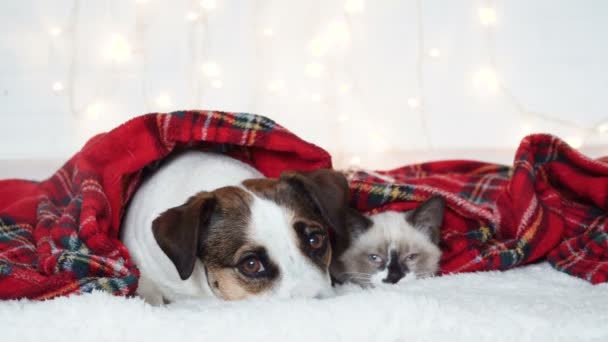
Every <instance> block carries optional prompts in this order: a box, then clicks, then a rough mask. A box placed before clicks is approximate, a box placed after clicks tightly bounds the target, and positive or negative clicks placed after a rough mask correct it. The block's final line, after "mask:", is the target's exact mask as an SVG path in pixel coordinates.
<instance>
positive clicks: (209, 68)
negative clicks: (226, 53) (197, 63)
mask: <svg viewBox="0 0 608 342" xmlns="http://www.w3.org/2000/svg"><path fill="white" fill-rule="evenodd" d="M201 70H202V71H203V74H204V75H205V76H207V77H217V76H219V75H220V67H219V66H218V65H217V64H216V63H215V62H207V63H203V65H202V67H201Z"/></svg>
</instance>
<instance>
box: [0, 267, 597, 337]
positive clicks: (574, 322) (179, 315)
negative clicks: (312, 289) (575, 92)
mask: <svg viewBox="0 0 608 342" xmlns="http://www.w3.org/2000/svg"><path fill="white" fill-rule="evenodd" d="M337 292H338V293H337V296H336V297H333V298H329V299H323V300H289V301H274V300H260V299H258V300H250V301H242V302H232V303H229V302H220V301H217V300H210V301H206V302H188V303H181V304H172V305H169V306H167V307H152V306H149V305H147V304H145V303H143V302H142V301H141V300H140V299H138V298H132V299H125V298H119V297H112V296H110V295H106V294H104V293H94V294H91V295H83V296H73V297H70V298H59V299H56V300H52V301H47V302H31V301H25V300H23V301H10V302H0V331H1V335H0V336H2V338H1V340H2V341H11V342H17V341H37V342H41V341H76V340H79V341H145V342H152V341H163V342H169V341H247V342H250V341H266V342H268V341H306V342H313V341H332V342H334V341H484V340H488V341H489V340H490V339H491V340H492V341H493V342H494V341H510V342H513V341H518V342H519V341H562V340H563V341H608V284H602V285H597V286H592V285H590V284H588V283H587V282H585V281H582V280H579V279H576V278H574V277H570V276H568V275H565V274H562V273H560V272H558V271H555V270H553V269H551V268H550V267H549V266H548V265H546V264H541V265H534V266H528V267H524V268H520V269H516V270H512V271H508V272H502V273H501V272H486V273H476V274H459V275H453V276H445V277H441V278H433V279H425V280H417V281H411V282H407V283H405V284H400V285H398V286H388V285H387V286H385V287H382V288H376V289H373V290H362V289H359V288H356V287H352V286H351V287H343V288H340V289H338V291H337Z"/></svg>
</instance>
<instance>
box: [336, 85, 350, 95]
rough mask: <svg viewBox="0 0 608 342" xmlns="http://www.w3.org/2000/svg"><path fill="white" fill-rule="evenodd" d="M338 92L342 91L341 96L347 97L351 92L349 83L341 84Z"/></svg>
mask: <svg viewBox="0 0 608 342" xmlns="http://www.w3.org/2000/svg"><path fill="white" fill-rule="evenodd" d="M338 90H339V91H340V94H342V95H345V94H347V93H348V92H349V91H350V85H348V84H347V83H341V84H340V87H338Z"/></svg>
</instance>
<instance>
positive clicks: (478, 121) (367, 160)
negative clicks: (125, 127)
mask: <svg viewBox="0 0 608 342" xmlns="http://www.w3.org/2000/svg"><path fill="white" fill-rule="evenodd" d="M139 2H143V3H139ZM203 2H206V3H209V2H211V3H215V8H214V9H204V8H203V7H201V5H200V3H201V1H200V0H198V1H189V0H147V1H142V0H140V1H136V0H105V1H101V0H95V1H92V0H56V1H48V0H39V1H35V0H2V1H1V2H0V129H1V131H2V133H1V134H0V159H4V160H8V159H53V160H61V159H64V158H66V157H68V156H69V155H71V154H72V153H74V152H75V151H76V150H78V148H79V147H80V146H81V145H82V143H83V142H84V141H85V140H86V139H87V138H88V137H90V136H91V135H92V134H93V133H95V132H99V131H104V130H107V129H109V128H111V127H113V126H115V125H116V124H118V123H120V122H122V121H125V120H127V119H128V118H130V117H133V116H136V115H139V114H143V113H147V112H152V111H171V110H176V109H189V108H201V109H221V110H228V111H245V112H254V113H260V114H264V115H267V116H269V117H271V118H273V119H275V120H276V121H278V122H279V123H281V124H283V125H284V126H286V127H288V128H290V129H291V130H293V131H295V132H296V133H297V134H299V135H301V136H302V137H304V138H306V139H308V140H310V141H312V142H314V143H316V144H318V145H320V146H322V147H324V148H326V149H328V150H330V151H331V152H332V153H334V154H335V155H336V158H337V161H338V164H339V165H340V166H345V165H347V164H348V163H349V162H350V161H353V160H357V159H359V160H360V161H361V164H362V165H363V166H369V167H387V166H395V165H399V164H404V163H406V162H411V161H417V160H422V159H425V156H429V158H432V159H437V158H442V157H446V158H447V157H449V158H453V157H466V158H475V159H498V160H496V161H503V162H508V161H509V160H508V159H509V156H510V155H511V154H512V151H513V149H514V148H515V146H516V145H517V141H518V140H519V139H520V138H521V137H522V136H523V135H524V134H526V133H527V132H531V131H545V132H551V133H554V134H557V135H559V136H562V137H563V138H566V139H568V140H569V141H570V142H572V143H573V144H574V145H577V146H579V145H580V146H582V149H583V150H585V151H593V154H595V155H600V154H604V153H603V151H604V147H605V146H608V133H605V134H603V133H601V132H600V131H604V130H608V126H602V124H603V123H604V122H605V121H606V122H608V119H607V118H608V112H607V111H606V108H608V106H607V105H608V103H607V102H608V96H607V94H608V71H607V69H608V68H607V66H608V62H607V61H608V21H606V18H608V2H606V1H602V0H595V1H594V0H586V1H567V0H534V1H529V0H509V1H474V0H470V1H465V0H454V1H451V0H450V1H447V0H419V1H414V0H404V1H397V0H376V1H371V0H367V1H361V0H359V1H352V0H350V1H347V0H331V1H329V0H327V1H322V0H306V1H285V0H275V1H270V0H267V1H262V0H257V1H245V0H242V1H237V0H216V1H210V0H205V1H203ZM345 4H347V5H348V6H353V5H355V6H354V7H355V11H351V10H345ZM357 4H362V5H363V7H362V8H358V9H357V8H356V7H358V6H356V5H357ZM348 6H346V7H347V8H348V9H351V7H348ZM483 7H489V8H492V9H493V12H494V13H495V16H496V19H495V21H494V22H493V23H491V24H490V25H487V26H486V25H484V24H483V23H482V18H480V13H479V10H480V8H483ZM189 11H193V13H194V14H196V15H198V16H199V17H198V18H197V19H196V20H192V21H190V20H188V19H187V15H188V13H189ZM194 14H192V15H193V16H194ZM53 29H59V30H60V31H61V32H60V33H59V34H57V32H56V30H55V31H53ZM52 31H53V32H52ZM270 31H271V32H270ZM53 33H54V34H53ZM270 33H271V34H270ZM113 35H119V36H120V37H121V38H119V39H116V38H115V39H114V42H113V43H112V36H113ZM325 47H326V48H327V49H325ZM431 48H436V49H437V50H438V52H439V56H438V57H432V56H430V55H429V49H431ZM325 50H326V51H325ZM113 59H114V60H113ZM116 59H118V60H116ZM205 63H215V65H216V66H217V69H219V70H217V75H212V76H209V75H206V74H205V73H204V72H203V71H202V70H201V68H202V65H203V64H205ZM311 63H317V64H313V65H312V66H310V64H311ZM319 66H322V67H321V68H323V70H321V71H320V72H318V73H317V71H318V70H315V68H317V69H318V68H319ZM207 71H209V70H207ZM211 71H212V72H211V74H213V71H214V70H211ZM207 74H209V72H208V73H207ZM56 82H60V83H61V85H62V86H63V89H62V90H55V91H54V90H53V84H54V83H56ZM219 82H221V88H216V87H214V85H215V86H218V85H219V84H218V83H219ZM411 99H416V100H417V102H418V106H417V107H413V106H412V104H413V101H412V100H411ZM414 104H415V103H414ZM476 151H485V152H484V153H485V154H484V153H480V154H476ZM488 151H498V152H496V154H495V153H492V152H488ZM605 151H606V152H608V148H606V149H605ZM500 153H502V154H501V157H500V158H492V155H498V154H500ZM477 156H479V157H478V158H476V157H477ZM488 156H490V157H488Z"/></svg>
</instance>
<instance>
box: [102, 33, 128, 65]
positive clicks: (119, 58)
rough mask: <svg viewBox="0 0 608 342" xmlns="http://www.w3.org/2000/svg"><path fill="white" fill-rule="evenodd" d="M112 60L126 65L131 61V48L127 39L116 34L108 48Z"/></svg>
mask: <svg viewBox="0 0 608 342" xmlns="http://www.w3.org/2000/svg"><path fill="white" fill-rule="evenodd" d="M107 54H108V55H109V57H110V59H112V61H114V62H116V63H124V62H127V61H129V60H130V59H131V46H130V45H129V42H128V41H127V40H126V39H125V37H123V36H121V35H119V34H114V35H112V39H111V40H110V44H109V46H108V48H107Z"/></svg>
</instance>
